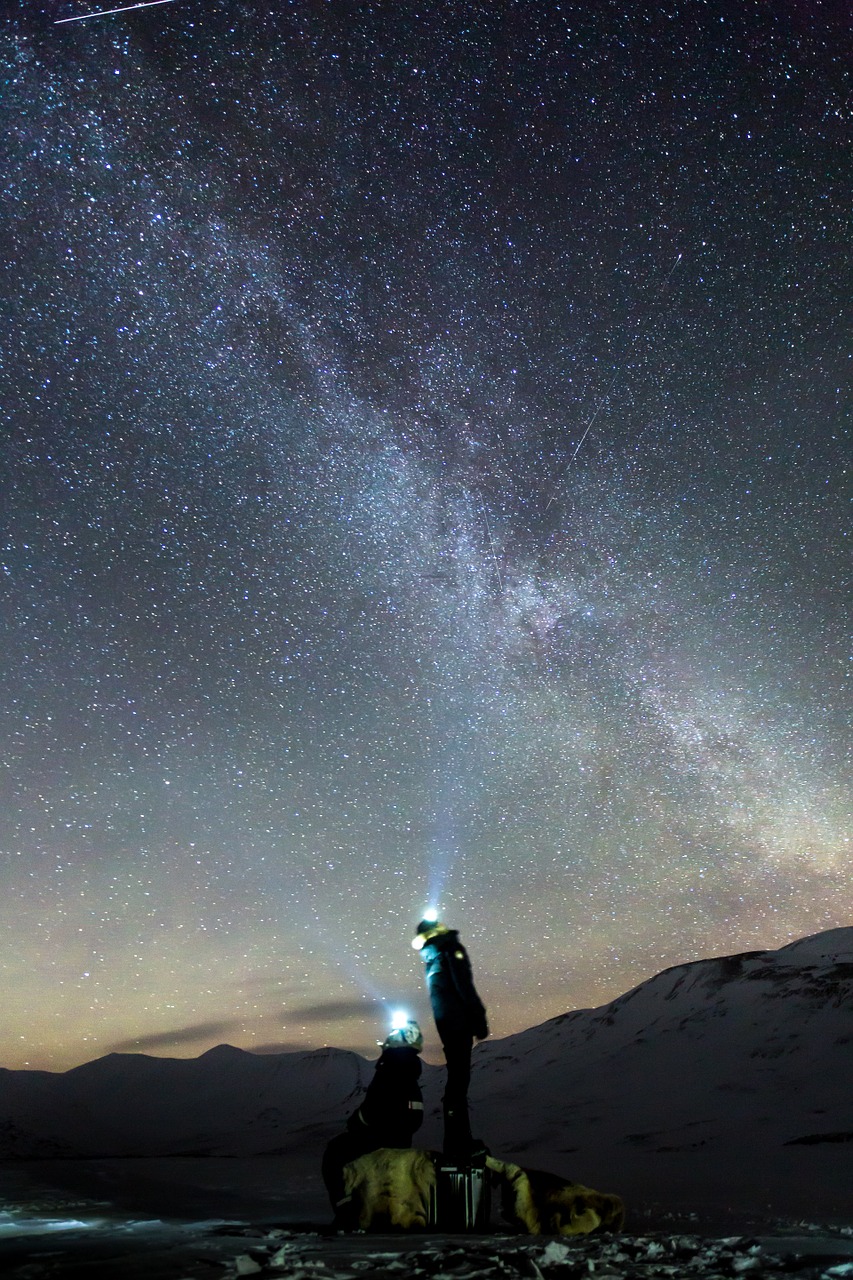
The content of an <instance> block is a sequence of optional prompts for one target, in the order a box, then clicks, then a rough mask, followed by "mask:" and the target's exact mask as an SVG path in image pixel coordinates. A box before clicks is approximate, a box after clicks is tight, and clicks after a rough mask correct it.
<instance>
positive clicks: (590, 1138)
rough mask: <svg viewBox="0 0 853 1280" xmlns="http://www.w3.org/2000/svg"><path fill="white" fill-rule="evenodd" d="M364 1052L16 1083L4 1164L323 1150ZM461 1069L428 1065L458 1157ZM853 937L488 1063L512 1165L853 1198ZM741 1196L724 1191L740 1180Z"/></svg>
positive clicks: (714, 963) (121, 1067)
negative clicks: (451, 1075)
mask: <svg viewBox="0 0 853 1280" xmlns="http://www.w3.org/2000/svg"><path fill="white" fill-rule="evenodd" d="M372 1071H373V1064H372V1063H370V1062H367V1061H366V1060H365V1059H363V1058H360V1057H359V1056H358V1055H356V1054H353V1053H348V1052H344V1051H342V1050H335V1049H324V1050H319V1051H316V1052H314V1053H297V1054H281V1055H263V1056H261V1055H255V1054H251V1053H247V1052H244V1051H243V1050H240V1049H234V1048H232V1047H230V1046H228V1045H220V1046H219V1047H218V1048H215V1049H211V1050H210V1051H209V1052H208V1053H205V1054H202V1055H201V1057H199V1058H195V1059H158V1058H152V1057H146V1056H144V1055H142V1054H110V1055H108V1056H107V1057H104V1058H100V1059H98V1060H97V1061H95V1062H90V1063H87V1064H86V1065H84V1066H81V1067H76V1068H74V1069H73V1070H71V1071H67V1072H65V1073H62V1074H54V1073H50V1072H43V1071H6V1070H2V1071H0V1156H2V1157H6V1158H9V1157H12V1158H15V1157H19V1158H21V1157H23V1158H27V1157H36V1158H38V1157H42V1156H51V1155H68V1156H71V1155H78V1156H95V1155H97V1156H105V1155H122V1156H129V1155H145V1156H147V1155H164V1154H181V1155H189V1154H193V1155H235V1156H237V1155H242V1156H246V1155H264V1154H270V1155H271V1154H281V1155H287V1154H290V1153H293V1154H295V1153H297V1152H298V1153H300V1155H302V1156H305V1155H306V1154H310V1153H311V1152H316V1153H317V1156H318V1157H319V1153H320V1151H321V1149H322V1146H323V1144H324V1143H325V1141H326V1140H327V1138H328V1137H330V1136H331V1135H332V1134H333V1133H334V1132H336V1131H337V1130H338V1129H339V1128H340V1127H341V1125H342V1122H343V1121H344V1119H345V1118H346V1116H347V1115H348V1114H349V1112H350V1111H351V1110H352V1109H353V1107H354V1106H355V1104H356V1101H357V1099H358V1097H359V1096H360V1094H361V1092H362V1090H363V1088H364V1087H365V1085H366V1084H367V1082H368V1081H369V1079H370V1077H371V1075H372ZM442 1079H443V1072H442V1070H441V1069H440V1068H438V1067H431V1066H429V1065H425V1067H424V1077H423V1083H424V1094H425V1103H426V1112H427V1122H426V1124H425V1126H424V1129H423V1130H422V1131H421V1133H420V1134H419V1135H418V1143H419V1145H426V1146H431V1145H439V1143H440V1127H439V1098H440V1092H441V1086H442ZM851 1082H853V928H841V929H833V930H830V931H829V932H827V933H822V934H819V935H817V936H815V937H812V938H805V939H803V940H801V941H799V942H795V943H792V944H791V945H789V946H786V947H783V948H781V949H780V950H778V951H758V952H750V953H748V954H746V955H736V956H728V957H725V958H723V959H714V960H702V961H698V962H696V963H694V964H687V965H679V966H676V967H675V968H672V969H667V970H666V971H665V972H663V973H661V974H658V975H657V976H656V977H654V978H651V979H649V980H648V981H647V982H644V983H642V984H641V985H640V986H638V987H637V988H635V989H634V990H633V991H630V992H628V993H627V994H626V995H623V996H621V997H619V999H617V1000H614V1001H613V1002H612V1003H610V1004H607V1005H604V1006H602V1007H601V1008H598V1009H584V1010H577V1011H575V1012H572V1013H566V1014H563V1015H561V1016H560V1017H557V1018H554V1019H552V1020H551V1021H549V1022H546V1023H544V1024H543V1025H542V1026H538V1027H534V1028H532V1029H531V1030H529V1031H525V1032H522V1033H521V1034H519V1035H515V1036H510V1037H508V1038H507V1039H504V1040H500V1041H494V1042H492V1041H488V1042H486V1043H484V1044H482V1045H480V1046H478V1047H477V1049H476V1050H475V1066H474V1072H473V1078H472V1085H471V1105H472V1116H473V1121H474V1128H475V1131H476V1132H477V1133H478V1134H480V1135H482V1137H483V1138H484V1139H485V1140H486V1142H487V1143H488V1145H489V1146H490V1148H491V1149H492V1150H493V1151H494V1152H496V1153H500V1154H501V1155H502V1156H505V1157H508V1158H514V1159H517V1160H518V1162H519V1163H522V1164H526V1165H529V1166H544V1167H549V1168H552V1169H555V1170H558V1171H561V1172H565V1173H566V1174H567V1175H568V1176H573V1177H576V1178H577V1179H578V1180H579V1181H585V1182H588V1183H589V1184H590V1185H593V1186H599V1187H602V1188H605V1189H606V1188H607V1187H611V1188H613V1189H617V1188H618V1189H620V1190H621V1189H623V1188H624V1187H625V1186H626V1185H627V1186H628V1187H629V1189H640V1188H642V1189H644V1190H645V1192H646V1198H648V1196H649V1195H650V1194H651V1195H652V1196H653V1195H654V1194H656V1193H657V1192H658V1191H659V1194H661V1195H664V1196H667V1197H669V1198H671V1197H672V1193H673V1188H679V1187H680V1188H682V1189H683V1191H684V1194H685V1197H687V1198H690V1197H692V1198H693V1199H695V1198H696V1196H697V1195H699V1194H701V1193H702V1190H703V1189H704V1190H706V1191H707V1190H708V1188H709V1187H711V1188H712V1189H714V1188H716V1192H717V1194H718V1197H719V1194H722V1193H723V1191H724V1189H725V1187H726V1186H731V1187H732V1188H733V1190H732V1195H733V1196H736V1195H737V1194H739V1192H737V1190H735V1189H734V1188H737V1187H738V1186H747V1185H748V1186H749V1188H750V1189H751V1190H752V1191H753V1192H754V1193H755V1194H756V1195H758V1196H762V1195H763V1196H766V1197H770V1198H771V1199H772V1198H773V1197H774V1196H776V1195H778V1194H779V1188H780V1187H788V1188H789V1190H790V1191H791V1193H792V1198H795V1197H796V1195H797V1194H799V1193H800V1192H801V1191H802V1190H803V1188H804V1187H805V1188H807V1187H808V1186H809V1185H814V1186H817V1184H818V1183H820V1185H821V1186H822V1187H823V1188H824V1190H826V1188H827V1187H828V1188H829V1189H830V1190H832V1188H833V1187H834V1186H835V1185H836V1183H837V1185H838V1188H839V1196H840V1197H841V1198H842V1199H843V1197H844V1194H845V1192H844V1186H845V1179H846V1187H847V1195H848V1200H849V1203H851V1204H853V1083H851ZM721 1183H722V1185H721Z"/></svg>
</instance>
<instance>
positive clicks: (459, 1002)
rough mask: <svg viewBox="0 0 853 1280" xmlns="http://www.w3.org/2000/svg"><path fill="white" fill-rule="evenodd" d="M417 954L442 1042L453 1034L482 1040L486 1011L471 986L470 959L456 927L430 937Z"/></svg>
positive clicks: (484, 1035) (485, 1023) (485, 1032)
mask: <svg viewBox="0 0 853 1280" xmlns="http://www.w3.org/2000/svg"><path fill="white" fill-rule="evenodd" d="M421 957H422V959H423V962H424V966H425V972H426V984H427V990H428V991H429V999H430V1004H431V1005H432V1016H433V1017H434V1018H435V1025H436V1029H437V1030H438V1034H439V1036H440V1037H441V1039H442V1042H444V1041H445V1040H446V1039H448V1037H453V1036H476V1037H477V1039H478V1040H484V1039H485V1038H486V1036H487V1035H488V1034H489V1024H488V1022H487V1021H486V1010H485V1007H484V1005H483V1002H482V1000H481V999H480V997H479V996H478V995H477V992H476V990H475V988H474V979H473V976H472V974H471V961H470V960H469V959H468V952H467V951H466V950H465V948H464V947H463V945H462V943H461V942H460V941H459V934H458V933H457V932H456V930H455V929H449V930H448V931H447V932H446V933H439V934H436V936H435V937H433V938H430V939H429V941H428V942H425V943H424V945H423V947H422V949H421Z"/></svg>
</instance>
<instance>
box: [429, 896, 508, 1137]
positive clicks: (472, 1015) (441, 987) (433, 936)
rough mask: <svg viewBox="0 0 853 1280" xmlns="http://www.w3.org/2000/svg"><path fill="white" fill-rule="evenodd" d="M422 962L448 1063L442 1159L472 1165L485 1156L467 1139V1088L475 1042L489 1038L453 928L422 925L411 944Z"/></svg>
mask: <svg viewBox="0 0 853 1280" xmlns="http://www.w3.org/2000/svg"><path fill="white" fill-rule="evenodd" d="M412 946H413V947H415V949H416V950H418V951H420V953H421V957H422V959H423V962H424V969H425V976H426V983H427V990H428V991H429V998H430V1004H431V1005H432V1013H433V1017H434V1018H435V1025H436V1029H437V1031H438V1034H439V1037H440V1039H441V1043H442V1045H443V1047H444V1057H445V1061H446V1062H447V1083H446V1086H445V1090H444V1098H443V1108H444V1155H445V1156H446V1157H447V1158H449V1159H453V1160H460V1159H461V1160H470V1159H471V1157H472V1156H476V1155H477V1154H485V1148H484V1147H483V1146H482V1143H475V1142H474V1140H473V1139H472V1137H471V1125H470V1121H469V1118H468V1085H469V1082H470V1079H471V1050H472V1049H473V1047H474V1038H475V1037H476V1038H477V1039H478V1040H484V1039H485V1038H486V1036H487V1035H488V1034H489V1024H488V1022H487V1021H486V1010H485V1006H484V1005H483V1002H482V1000H481V999H480V997H479V996H478V995H477V991H476V989H475V987H474V979H473V976H472V973H471V961H470V960H469V959H468V952H467V951H466V950H465V948H464V947H463V945H462V943H461V942H460V941H459V934H458V933H457V932H456V930H455V929H448V927H447V925H445V924H441V923H440V922H439V921H437V920H421V922H420V924H419V925H418V927H417V932H416V934H415V936H414V938H413V939H412Z"/></svg>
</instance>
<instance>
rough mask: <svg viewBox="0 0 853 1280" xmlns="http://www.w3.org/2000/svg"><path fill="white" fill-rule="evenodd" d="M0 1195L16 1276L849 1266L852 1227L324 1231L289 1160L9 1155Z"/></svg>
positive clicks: (318, 1201) (677, 1271)
mask: <svg viewBox="0 0 853 1280" xmlns="http://www.w3.org/2000/svg"><path fill="white" fill-rule="evenodd" d="M0 1194H2V1200H3V1205H4V1208H3V1210H2V1211H0V1274H2V1275H3V1276H9V1277H14V1278H17V1280H49V1278H50V1277H57V1280H78V1277H79V1278H80V1280H82V1278H83V1277H105V1278H111V1277H116V1278H117V1280H118V1278H119V1277H127V1278H128V1280H134V1278H136V1277H139V1278H140V1280H141V1278H142V1277H145V1278H146V1280H148V1278H150V1280H191V1278H195V1277H216V1276H221V1277H223V1278H224V1280H228V1277H231V1276H236V1275H258V1276H261V1277H263V1276H265V1275H266V1276H276V1275H280V1276H289V1277H293V1278H295V1280H358V1278H363V1280H385V1278H386V1277H389V1278H390V1277H394V1278H395V1280H397V1278H398V1277H400V1276H412V1277H416V1278H421V1277H423V1278H424V1280H427V1278H429V1280H444V1278H445V1277H446V1278H447V1280H451V1278H454V1280H455V1278H457V1277H458V1280H465V1278H466V1277H471V1278H477V1280H479V1278H480V1277H482V1278H483V1280H492V1277H495V1278H498V1277H511V1276H527V1277H534V1278H535V1277H539V1276H541V1277H545V1278H550V1277H554V1278H555V1280H557V1278H568V1277H592V1276H594V1277H599V1278H601V1280H608V1278H609V1280H632V1278H636V1280H640V1278H641V1277H649V1278H650V1280H651V1278H653V1277H654V1278H656V1277H673V1276H675V1277H678V1276H687V1277H690V1276H695V1277H700V1278H701V1280H716V1278H717V1277H732V1276H740V1275H743V1276H748V1277H753V1276H754V1277H762V1276H779V1277H782V1276H784V1275H791V1274H793V1275H796V1276H800V1277H803V1280H818V1278H820V1280H823V1278H824V1277H825V1278H826V1280H841V1278H842V1277H851V1280H853V1226H846V1225H844V1224H842V1223H839V1222H837V1221H836V1222H834V1223H831V1224H827V1223H821V1222H804V1221H800V1222H797V1221H793V1220H791V1221H788V1222H779V1221H776V1222H768V1221H764V1222H761V1221H758V1220H757V1219H753V1220H751V1221H744V1222H742V1223H740V1224H739V1225H738V1224H735V1223H733V1222H732V1223H729V1224H722V1223H720V1222H709V1221H703V1220H702V1219H701V1217H700V1216H699V1215H689V1214H687V1215H685V1214H682V1215H680V1216H679V1217H675V1216H673V1217H672V1218H671V1219H670V1220H667V1215H662V1214H660V1213H659V1212H658V1211H655V1210H654V1209H652V1208H645V1209H640V1210H635V1212H634V1213H633V1215H632V1217H631V1218H630V1219H629V1229H628V1230H627V1231H626V1232H625V1233H624V1234H622V1235H620V1236H610V1237H600V1238H596V1237H595V1236H593V1237H589V1238H580V1239H573V1240H555V1239H551V1238H533V1237H529V1236H514V1235H509V1234H506V1233H505V1232H504V1231H502V1229H501V1227H500V1225H499V1223H498V1222H497V1221H495V1223H494V1228H495V1231H494V1234H490V1235H476V1236H475V1235H471V1236H449V1235H438V1234H434V1233H429V1234H422V1235H407V1236H402V1235H397V1236H391V1235H383V1236H367V1235H356V1236H343V1235H333V1234H330V1233H329V1232H328V1230H327V1229H326V1228H325V1223H327V1221H328V1211H327V1208H326V1205H325V1202H324V1198H323V1191H322V1186H321V1184H320V1182H319V1179H318V1177H317V1175H316V1171H315V1170H313V1169H312V1168H308V1167H306V1168H302V1169H300V1168H299V1167H295V1166H294V1165H293V1164H292V1162H289V1163H287V1164H286V1165H285V1163H284V1162H278V1161H269V1160H265V1161H242V1160H239V1161H234V1160H154V1161H145V1160H139V1161H137V1160H133V1161H85V1162H78V1161H64V1162H63V1161H50V1162H30V1163H26V1164H18V1165H13V1164H7V1165H4V1166H0ZM237 1206H239V1207H240V1212H239V1213H238V1212H235V1208H236V1207H237ZM134 1208H135V1209H136V1211H135V1212H134ZM205 1210H206V1212H205ZM723 1225H728V1226H729V1227H735V1226H736V1225H737V1226H738V1229H736V1230H727V1231H725V1233H723V1232H721V1230H720V1227H721V1226H723Z"/></svg>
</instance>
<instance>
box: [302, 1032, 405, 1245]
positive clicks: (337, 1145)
mask: <svg viewBox="0 0 853 1280" xmlns="http://www.w3.org/2000/svg"><path fill="white" fill-rule="evenodd" d="M423 1043H424V1041H423V1036H422V1035H421V1029H420V1027H419V1026H418V1024H417V1023H416V1022H414V1021H413V1020H412V1019H410V1020H409V1021H408V1022H407V1023H406V1025H405V1027H401V1028H398V1029H397V1030H395V1031H392V1032H391V1034H390V1035H389V1036H388V1038H387V1039H386V1040H385V1042H384V1044H383V1045H382V1053H381V1054H380V1056H379V1061H378V1062H377V1063H376V1068H375V1070H374V1072H373V1079H372V1080H371V1082H370V1084H369V1085H368V1087H367V1090H366V1092H365V1095H364V1098H363V1100H362V1102H361V1105H360V1106H359V1107H357V1108H356V1110H355V1111H354V1112H353V1113H352V1115H351V1116H350V1117H349V1119H348V1120H347V1127H346V1132H345V1133H339V1134H338V1135H337V1136H336V1137H334V1138H332V1140H331V1142H330V1143H329V1144H328V1146H327V1147H326V1150H325V1152H324V1153H323V1166H322V1173H323V1181H324V1183H325V1184H326V1190H327V1191H328V1193H329V1199H330V1200H331V1202H332V1208H333V1209H334V1211H335V1222H336V1224H337V1225H338V1226H339V1227H342V1228H344V1229H349V1228H351V1227H352V1226H353V1223H352V1222H351V1221H350V1212H351V1202H350V1198H349V1197H348V1196H347V1195H346V1191H345V1187H344V1173H343V1171H344V1166H345V1165H348V1164H350V1163H351V1162H352V1161H353V1160H357V1159H358V1157H359V1156H363V1155H366V1154H367V1153H368V1151H376V1150H377V1149H378V1148H379V1147H411V1145H412V1135H413V1134H414V1133H415V1131H416V1130H417V1129H419V1128H420V1126H421V1122H422V1121H423V1117H424V1105H423V1098H422V1095H421V1087H420V1083H419V1081H420V1074H421V1059H420V1051H421V1049H422V1048H423Z"/></svg>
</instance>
